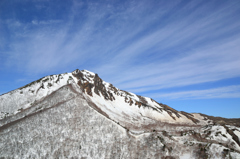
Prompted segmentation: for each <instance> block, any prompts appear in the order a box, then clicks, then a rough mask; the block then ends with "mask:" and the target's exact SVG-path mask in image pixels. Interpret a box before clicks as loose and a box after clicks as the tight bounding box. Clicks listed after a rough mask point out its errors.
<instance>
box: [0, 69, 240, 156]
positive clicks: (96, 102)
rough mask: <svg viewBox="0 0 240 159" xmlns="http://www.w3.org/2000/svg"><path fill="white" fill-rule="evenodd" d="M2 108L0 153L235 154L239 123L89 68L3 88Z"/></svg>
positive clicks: (238, 153)
mask: <svg viewBox="0 0 240 159" xmlns="http://www.w3.org/2000/svg"><path fill="white" fill-rule="evenodd" d="M0 112H1V116H0V158H109V159H112V158H134V159H135V158H138V159H141V158H142V159H145V158H151V159H152V158H156V159H159V158H160V159H168V158H169V159H179V158H240V142H239V140H240V139H239V138H240V128H239V127H238V125H237V124H233V123H232V122H230V125H228V124H229V123H227V121H228V119H226V120H224V122H220V123H217V122H216V119H215V118H214V117H209V116H206V115H202V114H190V113H186V112H179V111H177V110H174V109H172V108H171V107H169V106H167V105H164V104H161V103H157V102H156V101H154V100H153V99H150V98H146V97H142V96H138V95H135V94H133V93H129V92H126V91H122V90H119V89H118V88H116V87H114V86H113V85H112V84H110V83H107V82H104V81H103V80H102V79H101V78H100V77H99V76H98V75H97V74H94V73H92V72H89V71H86V70H82V71H80V70H75V71H74V72H72V73H66V74H60V75H52V76H47V77H44V78H42V79H40V80H38V81H35V82H33V83H31V84H29V85H26V86H24V87H22V88H19V89H17V90H14V91H12V92H9V93H7V94H4V95H2V96H0ZM213 118H214V119H213ZM221 119H224V118H221ZM234 121H239V119H236V120H234Z"/></svg>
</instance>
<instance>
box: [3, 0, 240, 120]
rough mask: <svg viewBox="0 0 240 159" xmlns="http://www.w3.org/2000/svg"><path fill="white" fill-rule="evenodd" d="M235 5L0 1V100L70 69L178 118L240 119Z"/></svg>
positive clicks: (239, 14)
mask: <svg viewBox="0 0 240 159" xmlns="http://www.w3.org/2000/svg"><path fill="white" fill-rule="evenodd" d="M239 19H240V1H239V0H230V1H226V0H209V1H205V0H199V1H187V0H183V1H181V0H174V1H165V0H163V1H160V0H156V1H155V0H127V1H124V0H106V1H105V0H103V1H91V0H88V1H80V0H79V1H77V0H68V1H62V0H51V1H50V0H49V1H48V0H21V1H19V0H11V1H9V0H1V1H0V94H2V93H6V92H8V91H11V90H14V89H16V88H19V87H21V86H23V85H25V84H27V83H29V82H31V81H35V80H37V79H39V78H41V77H43V76H46V75H50V74H59V73H65V72H71V71H73V70H75V69H76V68H78V69H80V70H82V69H86V70H89V71H92V72H95V73H98V74H99V75H100V77H101V78H102V79H103V80H105V81H107V82H110V83H112V84H113V85H115V86H116V87H118V88H120V89H123V90H127V91H130V92H133V93H136V94H139V95H143V96H147V97H151V98H153V99H155V100H157V101H158V102H162V103H165V104H167V105H169V106H171V107H173V108H175V109H177V110H183V111H187V112H201V113H205V114H208V115H214V116H223V117H228V118H240V20H239Z"/></svg>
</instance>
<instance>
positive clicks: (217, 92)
mask: <svg viewBox="0 0 240 159" xmlns="http://www.w3.org/2000/svg"><path fill="white" fill-rule="evenodd" d="M239 92H240V85H234V86H227V87H220V88H214V89H207V90H193V91H183V92H176V93H164V94H152V95H151V96H152V97H153V98H158V99H161V98H164V99H182V100H186V99H213V98H240V93H239Z"/></svg>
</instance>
